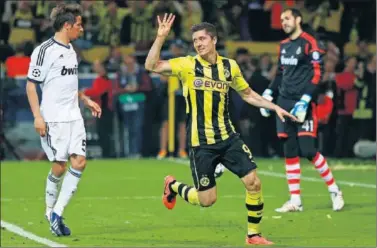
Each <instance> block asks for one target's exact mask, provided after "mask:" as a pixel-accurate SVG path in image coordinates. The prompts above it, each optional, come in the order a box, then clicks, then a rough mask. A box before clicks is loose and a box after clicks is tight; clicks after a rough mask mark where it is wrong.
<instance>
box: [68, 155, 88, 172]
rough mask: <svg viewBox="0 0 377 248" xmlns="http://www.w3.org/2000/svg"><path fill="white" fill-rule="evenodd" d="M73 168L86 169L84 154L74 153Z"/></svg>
mask: <svg viewBox="0 0 377 248" xmlns="http://www.w3.org/2000/svg"><path fill="white" fill-rule="evenodd" d="M71 163H72V168H73V169H75V170H78V171H84V170H85V167H86V158H85V157H84V156H77V155H74V156H73V157H72V159H71Z"/></svg>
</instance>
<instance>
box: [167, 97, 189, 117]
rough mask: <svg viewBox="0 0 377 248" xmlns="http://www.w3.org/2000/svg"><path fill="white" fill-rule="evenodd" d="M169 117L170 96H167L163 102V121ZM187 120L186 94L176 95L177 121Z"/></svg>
mask: <svg viewBox="0 0 377 248" xmlns="http://www.w3.org/2000/svg"><path fill="white" fill-rule="evenodd" d="M168 119H169V98H168V97H166V98H165V99H164V102H163V104H162V121H167V120H168ZM185 121H186V100H185V97H184V96H181V95H176V96H175V122H178V123H180V122H185Z"/></svg>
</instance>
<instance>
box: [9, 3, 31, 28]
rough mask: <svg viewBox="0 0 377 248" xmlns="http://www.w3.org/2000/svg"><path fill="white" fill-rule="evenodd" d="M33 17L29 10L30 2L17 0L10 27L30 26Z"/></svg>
mask: <svg viewBox="0 0 377 248" xmlns="http://www.w3.org/2000/svg"><path fill="white" fill-rule="evenodd" d="M33 19H34V16H33V12H32V10H31V2H29V1H19V2H18V8H17V10H16V13H14V16H12V24H13V25H12V27H16V28H32V27H33Z"/></svg>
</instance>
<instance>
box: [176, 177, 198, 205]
mask: <svg viewBox="0 0 377 248" xmlns="http://www.w3.org/2000/svg"><path fill="white" fill-rule="evenodd" d="M170 188H171V190H172V191H173V192H175V193H177V194H178V195H179V196H181V197H182V199H183V200H185V201H187V202H188V203H190V204H192V205H199V204H200V202H199V196H198V191H197V190H196V189H195V188H194V187H191V186H188V185H187V184H184V183H180V182H177V181H175V182H174V183H172V184H171V185H170Z"/></svg>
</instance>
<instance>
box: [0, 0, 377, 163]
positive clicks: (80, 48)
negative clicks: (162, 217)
mask: <svg viewBox="0 0 377 248" xmlns="http://www.w3.org/2000/svg"><path fill="white" fill-rule="evenodd" d="M58 2H60V1H2V2H1V3H0V13H1V16H2V19H1V26H0V39H1V41H0V42H1V44H0V57H1V58H0V59H1V79H2V80H1V82H2V83H1V109H2V111H1V114H2V115H1V117H2V127H1V135H2V136H1V144H2V146H1V158H2V159H10V160H12V159H17V158H20V159H26V160H39V159H45V156H44V154H43V151H42V150H41V148H40V140H39V137H38V135H37V134H36V133H35V131H34V128H33V118H32V114H31V111H30V108H29V105H28V102H27V97H26V92H25V83H26V79H25V75H26V73H27V68H28V63H29V61H30V60H29V56H30V54H31V52H32V50H33V48H34V47H35V46H37V45H38V44H39V43H41V42H43V41H44V40H46V39H48V38H49V37H51V36H52V35H53V31H52V29H51V24H50V23H49V21H48V15H49V13H50V11H51V9H52V8H53V7H54V6H55V5H56V3H58ZM66 2H79V3H80V4H81V5H82V7H83V9H84V28H85V32H84V35H83V36H82V37H81V39H79V40H77V41H75V42H74V43H73V44H74V47H75V49H76V51H77V53H78V56H79V60H80V64H79V72H80V73H79V79H80V80H79V83H80V88H81V89H85V88H86V89H89V88H91V90H90V91H87V92H90V93H91V94H92V95H96V99H97V100H99V101H100V102H102V107H103V108H105V109H106V110H105V111H106V114H105V115H104V117H103V118H102V121H101V122H98V121H96V120H94V119H93V118H91V116H90V114H89V113H87V112H86V110H84V109H83V113H84V118H85V122H86V127H87V139H88V142H87V145H88V149H87V151H88V156H89V157H91V158H101V157H102V158H110V157H112V158H115V157H117V158H120V157H126V158H139V157H155V156H156V155H157V154H158V152H159V150H160V129H161V127H162V126H163V121H164V119H166V118H167V117H168V118H170V121H169V124H170V126H169V134H170V136H169V150H171V151H172V152H173V151H174V153H173V155H178V154H177V151H178V146H179V145H178V143H179V136H180V133H179V131H178V128H179V125H178V124H177V122H178V121H177V119H179V118H178V116H179V115H175V114H174V113H175V111H181V110H182V108H181V107H180V106H178V101H179V97H180V90H179V88H180V87H179V82H177V81H176V80H175V79H174V78H164V77H160V76H158V75H155V74H153V73H147V72H145V71H143V64H144V61H145V57H146V53H147V52H148V49H149V47H150V45H151V43H152V42H153V40H154V37H155V30H156V16H157V15H161V14H163V13H165V12H173V13H175V14H176V16H177V19H176V21H175V23H174V26H173V28H172V31H171V34H170V36H169V38H168V40H167V42H166V44H165V46H164V48H163V52H162V57H164V58H170V57H174V56H177V55H180V54H181V55H184V54H187V53H194V51H193V47H192V45H191V43H190V39H191V34H190V27H191V25H192V24H194V23H198V22H200V21H208V22H211V23H214V24H215V25H216V26H217V28H218V31H219V41H220V42H219V45H218V49H219V51H220V53H221V54H222V55H225V56H229V57H231V58H234V59H236V60H237V62H238V63H239V64H240V66H241V69H242V72H243V75H244V76H245V78H246V80H247V81H248V82H249V84H250V85H251V87H252V88H253V89H254V90H256V91H257V92H259V93H262V92H263V90H264V89H265V88H266V87H267V86H268V83H269V82H270V81H271V80H272V79H273V78H274V74H275V71H276V59H277V51H278V43H279V40H281V39H283V38H284V37H285V36H284V34H283V33H282V30H281V27H280V13H281V11H282V9H284V8H285V7H296V8H298V9H300V10H301V11H302V13H303V22H304V28H305V30H307V31H308V32H312V33H314V32H315V33H316V35H317V36H318V37H319V38H320V40H321V41H322V42H324V44H325V46H326V49H327V55H326V58H325V74H324V79H323V81H322V82H321V84H320V87H321V98H320V99H321V103H322V106H323V111H322V112H321V113H320V114H321V118H320V128H319V144H318V145H319V148H320V150H321V151H322V153H323V154H324V155H326V156H330V157H355V152H354V146H355V144H356V143H357V142H360V141H362V142H364V144H367V147H372V148H371V149H372V152H370V149H369V148H368V149H366V151H365V150H363V151H361V152H359V153H358V154H357V155H358V156H365V157H369V158H370V157H374V156H375V150H376V149H375V141H376V135H375V123H376V121H375V116H376V114H375V113H376V111H375V110H376V88H375V87H376V75H375V70H376V68H375V67H376V64H375V63H376V61H375V51H376V46H375V44H374V43H375V41H376V23H375V18H376V12H375V5H376V2H375V1H366V0H365V1H348V0H344V1H338V0H331V1H326V0H316V1H293V0H291V1H289V0H287V1H263V0H259V1H258V0H255V1H242V0H238V1H220V0H219V1H207V0H202V1H122V0H118V1H66ZM101 65H103V66H104V68H105V70H106V71H107V73H108V76H109V79H110V80H111V87H108V88H106V89H102V91H101V90H99V91H98V88H93V86H92V85H93V82H94V81H95V80H96V79H97V78H98V71H100V70H101ZM133 67H137V70H136V71H137V72H138V73H127V71H130V69H129V68H133ZM356 75H358V76H359V77H361V78H363V80H362V83H360V82H359V83H356V80H355V78H356ZM166 81H170V83H169V84H167V83H166ZM101 83H103V81H102V82H101ZM230 94H231V102H230V103H231V118H232V120H233V123H234V124H235V126H236V128H237V130H238V131H239V132H240V133H241V135H242V136H243V138H244V139H245V142H246V143H247V144H248V145H249V147H250V148H251V150H252V152H253V154H254V156H257V157H281V156H282V151H281V147H280V145H279V142H278V140H277V138H276V135H275V134H276V131H275V127H274V117H271V118H262V117H261V115H260V114H259V111H258V109H256V108H254V107H251V106H248V105H246V103H245V104H244V103H243V102H242V100H241V99H240V97H239V96H238V95H237V94H236V93H235V92H230ZM100 99H102V101H101V100H100ZM331 103H333V108H330V112H329V109H328V108H329V107H331ZM166 105H169V108H167V107H166ZM168 109H169V110H170V112H169V110H168ZM165 124H166V123H165ZM173 124H175V125H174V126H173ZM173 141H175V142H173ZM373 150H374V152H373Z"/></svg>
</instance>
